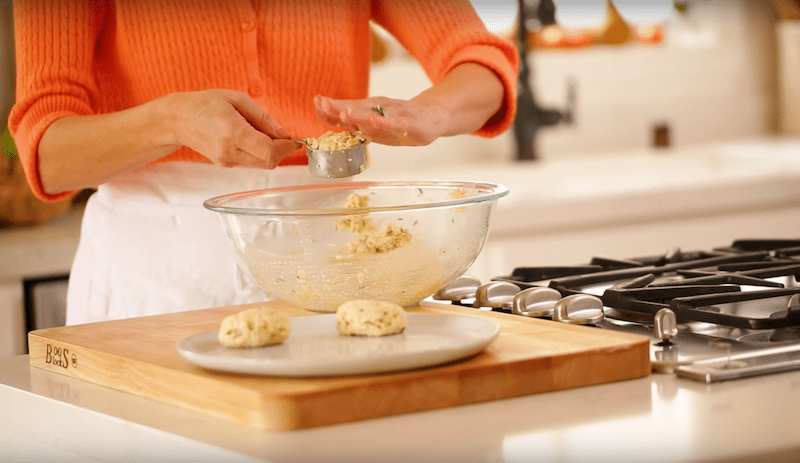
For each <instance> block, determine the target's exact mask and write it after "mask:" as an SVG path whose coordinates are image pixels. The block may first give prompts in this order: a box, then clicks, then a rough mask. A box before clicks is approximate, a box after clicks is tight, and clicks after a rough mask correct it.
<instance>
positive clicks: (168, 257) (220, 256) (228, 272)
mask: <svg viewBox="0 0 800 463" xmlns="http://www.w3.org/2000/svg"><path fill="white" fill-rule="evenodd" d="M326 181H327V180H325V179H321V178H317V177H312V176H311V175H309V174H308V168H307V167H305V166H297V167H281V168H278V169H276V170H272V171H269V170H261V169H249V168H223V167H218V166H215V165H210V164H199V163H190V162H171V163H162V164H156V165H152V166H147V167H144V168H142V169H140V170H137V171H135V172H133V173H130V174H127V175H125V176H123V177H121V178H118V179H115V180H113V181H110V182H108V183H105V184H103V185H101V186H100V187H99V188H98V189H97V192H96V193H95V194H93V195H92V196H91V197H90V198H89V201H88V203H87V204H86V209H85V212H84V215H83V223H82V226H81V237H80V242H79V245H78V251H77V254H76V256H75V260H74V262H73V265H72V270H71V273H70V279H69V287H68V292H67V325H75V324H81V323H89V322H95V321H102V320H111V319H120V318H129V317H138V316H145V315H156V314H163V313H172V312H181V311H186V310H196V309H203V308H210V307H219V306H224V305H232V304H245V303H251V302H260V301H265V300H269V299H271V298H272V297H271V296H270V295H268V294H267V293H266V292H265V291H264V290H262V289H261V288H260V287H258V285H256V283H255V282H254V281H253V280H252V279H251V278H250V277H249V276H248V275H247V274H246V273H245V272H243V271H242V270H241V269H240V268H239V267H238V265H237V264H236V261H235V259H234V254H233V253H234V251H233V248H232V247H231V245H230V244H229V243H228V238H227V237H226V236H225V231H224V229H223V228H222V223H221V221H220V219H219V217H218V214H217V213H216V212H213V211H209V210H207V209H205V208H204V207H203V201H205V200H206V199H209V198H211V197H214V196H218V195H223V194H227V193H235V192H239V191H246V190H254V189H261V188H274V187H281V186H289V185H299V184H305V183H323V182H326Z"/></svg>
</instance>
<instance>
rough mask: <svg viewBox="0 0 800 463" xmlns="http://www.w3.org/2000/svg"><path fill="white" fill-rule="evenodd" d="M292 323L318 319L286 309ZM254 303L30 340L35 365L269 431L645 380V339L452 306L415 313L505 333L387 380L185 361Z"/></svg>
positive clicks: (65, 330)
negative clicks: (467, 354) (481, 321)
mask: <svg viewBox="0 0 800 463" xmlns="http://www.w3.org/2000/svg"><path fill="white" fill-rule="evenodd" d="M268 304H269V305H272V306H274V307H276V308H279V309H280V310H283V311H285V312H286V313H287V314H288V315H290V316H306V315H310V313H309V312H308V311H305V310H303V309H300V308H298V307H295V306H293V305H290V304H289V303H286V302H281V301H278V302H271V303H268ZM246 307H247V306H235V307H222V308H215V309H207V310H200V311H194V312H182V313H176V314H169V315H157V316H151V317H142V318H133V319H127V320H117V321H109V322H101V323H92V324H85V325H77V326H68V327H59V328H47V329H42V330H36V331H32V332H30V333H29V334H28V341H29V351H30V363H31V365H32V366H34V367H39V368H43V369H46V370H50V371H54V372H58V373H61V374H64V375H68V376H72V377H75V378H80V379H83V380H86V381H90V382H93V383H98V384H101V385H104V386H108V387H111V388H114V389H119V390H122V391H126V392H130V393H133V394H138V395H141V396H145V397H149V398H151V399H155V400H159V401H163V402H166V403H170V404H174V405H179V406H182V407H187V408H190V409H194V410H199V411H202V412H205V413H208V414H210V415H213V416H216V417H221V418H225V419H229V420H233V421H236V422H239V423H243V424H246V425H250V426H255V427H258V428H261V429H266V430H293V429H304V428H311V427H317V426H325V425H331V424H336V423H345V422H352V421H359V420H365V419H371V418H379V417H384V416H390V415H398V414H403V413H411V412H417V411H423V410H432V409H437V408H444V407H451V406H457V405H464V404H470V403H476V402H484V401H489V400H496V399H503V398H508V397H516V396H521V395H527V394H535V393H539V392H548V391H556V390H560V389H567V388H574V387H580V386H587V385H592V384H600V383H607V382H612V381H620V380H626V379H632V378H639V377H643V376H646V375H648V374H649V373H650V354H649V346H648V343H649V340H648V339H647V338H645V337H642V336H637V335H632V334H627V333H620V332H616V331H610V330H601V329H597V328H591V327H584V326H573V325H568V324H565V323H560V322H553V321H548V320H539V319H531V318H526V317H521V316H517V315H506V314H502V313H494V312H485V311H479V310H476V309H472V308H465V307H459V306H454V305H449V304H437V303H423V304H421V305H420V306H419V307H416V308H412V309H410V310H409V311H410V312H420V313H442V314H462V315H472V316H478V317H487V318H490V319H492V320H494V321H495V322H497V323H498V324H499V325H500V327H501V329H500V334H499V335H498V337H497V338H496V339H495V340H494V341H493V342H492V344H490V345H489V347H488V348H487V349H486V350H485V351H484V352H483V353H481V354H479V355H477V356H475V357H472V358H470V359H467V360H464V361H461V362H457V363H450V364H447V365H443V366H439V367H431V368H425V369H418V370H412V371H404V372H398V373H390V374H376V375H359V376H348V377H329V378H279V377H268V376H248V375H240V374H230V373H220V372H215V371H207V370H204V369H201V368H199V367H196V366H194V365H193V364H191V363H189V362H188V361H186V360H184V359H183V357H181V356H180V354H178V351H177V349H176V344H177V343H178V341H180V340H181V339H183V338H185V337H187V336H190V335H193V334H196V333H200V332H204V331H208V330H212V329H216V328H218V327H219V323H220V321H221V320H222V318H223V317H225V316H226V315H229V314H232V313H235V312H238V311H241V310H244V308H246Z"/></svg>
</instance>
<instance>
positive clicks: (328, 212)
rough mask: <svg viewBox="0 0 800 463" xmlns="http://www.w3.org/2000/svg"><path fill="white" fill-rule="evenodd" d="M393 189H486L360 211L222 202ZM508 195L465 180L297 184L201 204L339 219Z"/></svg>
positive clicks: (242, 211)
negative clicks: (317, 192)
mask: <svg viewBox="0 0 800 463" xmlns="http://www.w3.org/2000/svg"><path fill="white" fill-rule="evenodd" d="M372 187H377V188H392V187H451V188H465V189H479V190H486V191H485V192H482V193H479V194H477V195H475V196H470V197H467V198H454V199H447V200H443V201H431V202H427V203H418V204H408V205H393V206H371V207H361V208H345V207H341V208H330V209H262V208H253V207H232V206H226V205H225V203H230V202H232V201H238V200H241V199H247V198H252V197H256V196H264V195H278V194H285V193H292V192H298V191H309V190H345V189H363V188H372ZM508 192H509V189H508V187H506V186H505V185H502V184H500V183H495V182H483V181H471V180H469V181H465V180H415V181H364V182H344V183H321V184H308V185H296V186H288V187H279V188H265V189H259V190H249V191H242V192H238V193H229V194H224V195H220V196H215V197H213V198H210V199H207V200H205V201H204V202H203V207H205V208H206V209H209V210H212V211H215V212H219V213H221V214H236V215H249V216H267V217H270V216H283V217H286V216H291V217H297V216H340V215H361V214H371V213H376V212H395V211H408V210H421V209H435V208H448V207H458V206H464V205H467V204H474V203H481V202H486V201H495V200H497V199H499V198H501V197H503V196H505V195H507V194H508Z"/></svg>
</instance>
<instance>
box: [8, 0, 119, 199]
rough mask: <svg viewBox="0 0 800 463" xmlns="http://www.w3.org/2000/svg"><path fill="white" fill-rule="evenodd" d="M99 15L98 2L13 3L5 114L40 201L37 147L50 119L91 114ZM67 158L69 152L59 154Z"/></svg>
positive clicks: (25, 0) (42, 195)
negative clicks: (13, 63)
mask: <svg viewBox="0 0 800 463" xmlns="http://www.w3.org/2000/svg"><path fill="white" fill-rule="evenodd" d="M103 13H104V5H103V4H102V3H101V2H100V1H91V0H89V1H53V0H18V1H16V2H14V16H15V28H14V31H15V47H16V55H17V83H16V93H17V100H16V102H15V105H14V107H13V108H12V111H11V114H10V115H9V129H10V130H11V133H12V134H14V138H15V142H16V144H17V149H18V151H19V154H20V159H21V161H22V166H23V169H24V170H25V174H26V176H27V178H28V182H29V183H30V185H31V187H32V188H33V190H34V193H36V194H37V196H39V197H40V198H43V199H48V200H58V199H62V198H64V197H67V196H68V195H69V194H70V193H69V192H66V193H62V194H58V195H48V194H46V193H44V191H43V190H42V186H41V181H40V180H39V169H38V158H37V147H38V145H39V140H40V139H41V137H42V135H43V134H44V131H45V130H46V129H47V127H49V126H50V124H52V123H53V122H54V121H55V120H56V119H58V118H60V117H63V116H67V115H88V114H94V113H95V112H96V107H95V106H94V104H95V102H96V101H97V87H96V86H95V84H94V80H93V75H92V67H93V63H94V62H93V57H94V56H93V53H94V47H95V43H96V39H97V35H98V33H99V27H100V25H101V18H102V15H103ZM64 156H69V153H64Z"/></svg>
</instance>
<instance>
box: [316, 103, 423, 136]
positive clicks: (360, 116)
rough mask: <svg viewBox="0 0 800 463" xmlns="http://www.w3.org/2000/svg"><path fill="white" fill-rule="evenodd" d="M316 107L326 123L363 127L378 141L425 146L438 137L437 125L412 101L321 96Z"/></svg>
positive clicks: (351, 128)
mask: <svg viewBox="0 0 800 463" xmlns="http://www.w3.org/2000/svg"><path fill="white" fill-rule="evenodd" d="M314 108H315V110H316V113H317V116H318V117H319V118H320V119H321V120H322V121H324V122H325V123H327V124H329V125H332V126H335V127H342V128H346V129H350V130H360V131H361V132H363V133H364V134H365V135H366V136H367V137H369V138H370V139H371V140H372V141H373V142H375V143H381V144H384V145H393V146H421V145H427V144H429V143H431V142H432V141H433V140H435V139H436V137H437V136H436V133H437V132H436V131H435V127H436V126H435V125H431V124H428V122H427V120H426V118H424V117H423V116H422V108H420V107H418V105H416V104H415V103H413V102H410V101H405V100H394V99H390V98H385V97H375V98H367V99H363V100H334V99H330V98H326V97H320V96H317V97H315V98H314ZM376 108H380V110H378V109H376Z"/></svg>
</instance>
